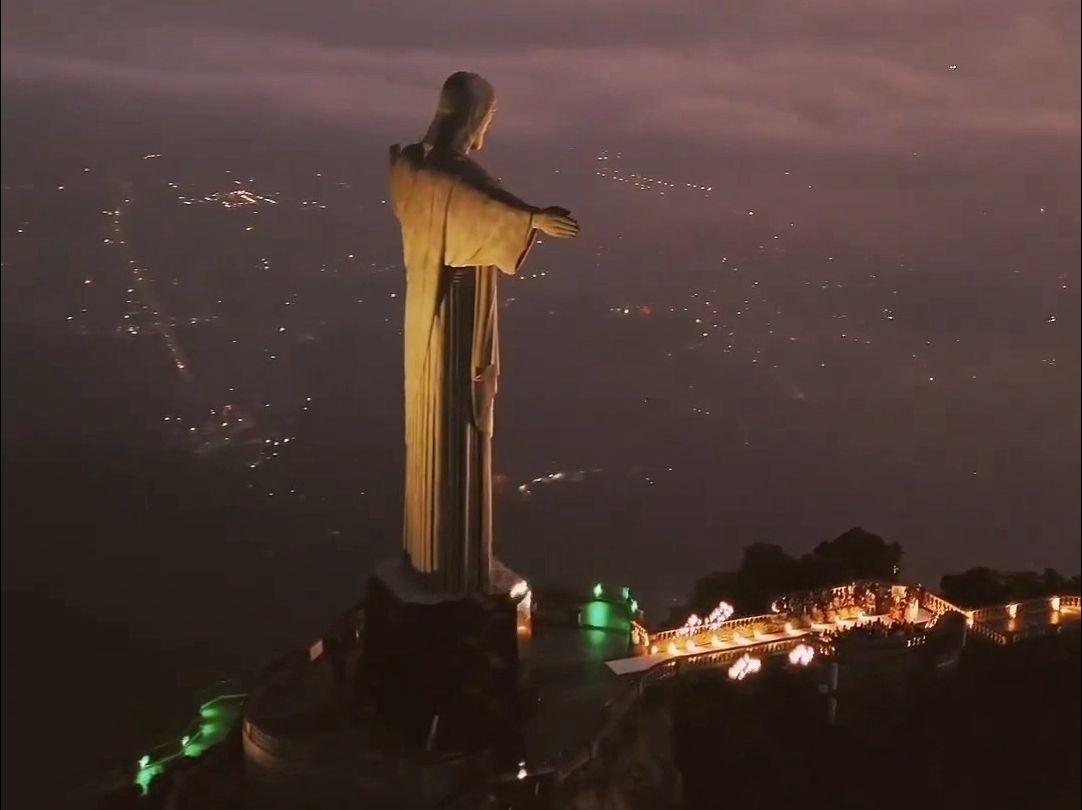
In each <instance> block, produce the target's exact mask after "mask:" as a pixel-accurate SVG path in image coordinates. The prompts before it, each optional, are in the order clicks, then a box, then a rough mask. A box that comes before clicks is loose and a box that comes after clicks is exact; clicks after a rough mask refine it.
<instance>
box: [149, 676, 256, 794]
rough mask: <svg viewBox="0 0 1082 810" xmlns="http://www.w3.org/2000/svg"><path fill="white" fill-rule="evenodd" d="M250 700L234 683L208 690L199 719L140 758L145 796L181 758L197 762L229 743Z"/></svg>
mask: <svg viewBox="0 0 1082 810" xmlns="http://www.w3.org/2000/svg"><path fill="white" fill-rule="evenodd" d="M246 698H247V695H246V694H244V693H243V692H241V691H240V690H239V688H238V687H237V685H236V684H234V683H231V682H223V683H220V684H215V686H213V687H211V688H210V689H209V690H205V691H204V694H203V695H202V696H201V699H202V700H203V703H202V704H201V705H200V706H199V716H198V717H196V718H195V720H193V721H192V722H191V723H190V724H189V725H188V727H187V728H186V729H185V730H184V731H183V732H181V733H180V734H179V735H177V738H176V739H174V740H170V741H168V742H165V743H162V744H161V745H158V746H155V747H154V748H152V749H151V750H150V751H148V752H147V753H145V754H143V756H141V757H140V758H139V762H138V763H137V770H136V775H135V783H136V784H137V785H139V787H140V788H142V790H143V793H146V792H147V791H148V790H149V789H150V784H151V782H153V781H154V780H155V779H156V778H157V777H158V776H160V775H161V774H163V773H164V772H165V769H166V768H167V767H169V766H171V765H173V764H174V763H175V762H176V761H177V760H179V759H180V758H181V757H189V758H191V759H195V758H196V757H200V756H202V755H203V754H205V753H206V752H207V751H208V750H210V749H211V748H213V747H214V746H216V745H217V744H218V743H220V742H222V741H223V740H225V738H226V737H227V736H228V735H229V732H230V730H231V729H232V728H233V727H234V726H235V725H236V724H237V722H238V721H239V720H240V716H241V710H242V708H243V707H244V701H245V699H246Z"/></svg>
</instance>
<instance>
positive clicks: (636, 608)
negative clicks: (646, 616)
mask: <svg viewBox="0 0 1082 810" xmlns="http://www.w3.org/2000/svg"><path fill="white" fill-rule="evenodd" d="M631 612H632V613H638V612H639V603H638V602H636V601H635V600H634V599H632V600H631Z"/></svg>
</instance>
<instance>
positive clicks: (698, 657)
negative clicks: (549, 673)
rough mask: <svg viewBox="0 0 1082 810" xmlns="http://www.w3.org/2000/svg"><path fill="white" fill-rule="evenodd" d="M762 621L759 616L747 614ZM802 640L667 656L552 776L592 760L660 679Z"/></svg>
mask: <svg viewBox="0 0 1082 810" xmlns="http://www.w3.org/2000/svg"><path fill="white" fill-rule="evenodd" d="M751 618H754V619H759V620H762V618H763V617H761V616H756V617H751ZM802 642H804V643H806V642H807V639H806V638H784V639H774V640H771V641H762V642H758V643H755V644H748V645H746V646H742V647H734V648H731V649H728V650H710V651H707V652H701V653H690V654H688V655H684V656H681V657H679V658H669V659H666V660H665V661H662V662H660V663H658V664H655V665H654V666H652V667H650V669H648V670H646V672H644V673H643V674H642V676H641V677H640V678H639V679H638V680H637V681H635V682H634V683H633V684H629V685H628V686H627V687H626V688H625V689H624V690H622V691H621V692H620V693H618V694H617V695H616V697H615V698H613V699H612V700H611V701H610V702H609V703H608V704H606V705H605V708H603V709H602V710H601V717H602V719H601V728H599V729H598V731H597V733H596V734H595V735H594V738H593V740H592V741H591V743H590V745H589V746H588V747H586V748H584V749H583V750H581V751H579V752H578V753H577V754H575V755H574V756H572V757H571V758H570V759H568V760H566V761H565V762H564V763H563V764H562V765H561V766H560V767H559V768H557V769H556V778H557V779H558V780H559V781H566V780H567V779H570V778H572V777H573V776H574V774H575V773H577V772H578V771H579V770H581V769H582V768H584V767H586V766H588V765H589V764H590V763H591V762H593V761H594V760H596V759H597V758H598V757H599V755H600V754H601V752H602V750H603V749H604V748H605V747H606V746H607V745H608V743H609V742H610V741H611V740H612V739H614V738H617V737H619V736H620V735H619V731H620V726H621V724H622V723H623V721H624V720H625V719H626V718H627V716H628V714H629V712H630V711H631V710H632V709H633V708H634V707H635V705H636V704H637V703H638V702H639V700H640V699H641V698H642V696H643V695H644V694H645V693H646V691H647V690H648V689H650V688H652V687H654V686H656V685H657V684H659V683H661V682H662V681H666V680H668V679H670V678H674V677H677V676H679V675H683V674H686V673H687V672H690V671H692V670H699V671H701V670H706V669H720V668H728V667H729V666H731V665H732V664H733V663H734V662H735V661H736V660H737V659H739V658H741V657H742V656H744V655H754V654H759V655H762V656H766V655H772V654H775V653H780V652H785V651H787V650H790V649H792V648H793V647H795V646H796V645H797V644H800V643H802ZM815 646H816V647H817V648H819V650H822V646H821V645H820V644H819V643H818V642H817V641H816V642H815Z"/></svg>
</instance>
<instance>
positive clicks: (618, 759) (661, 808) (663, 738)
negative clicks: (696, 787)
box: [556, 686, 683, 810]
mask: <svg viewBox="0 0 1082 810" xmlns="http://www.w3.org/2000/svg"><path fill="white" fill-rule="evenodd" d="M671 707H672V700H671V696H670V695H669V689H668V688H667V687H666V686H656V687H654V688H652V689H650V690H649V691H647V692H646V693H645V694H644V695H643V697H642V699H641V700H639V701H638V702H636V703H635V705H634V706H633V707H632V708H631V709H630V710H629V711H628V712H627V715H626V716H625V717H624V718H623V719H622V720H621V721H620V723H619V727H618V729H617V731H616V733H614V734H612V735H610V736H609V742H607V743H606V744H603V745H602V746H601V747H600V749H599V750H598V752H597V756H596V757H595V758H594V759H592V760H591V761H590V762H589V763H588V764H586V765H584V766H582V768H580V769H579V771H578V772H577V773H576V774H575V775H574V776H573V777H572V778H570V779H568V781H567V782H566V783H564V785H563V790H562V791H561V793H562V795H560V796H559V797H558V799H557V802H556V806H557V807H561V808H565V807H566V808H569V810H667V808H673V809H674V810H675V808H680V807H682V806H683V789H682V783H681V777H680V771H679V769H678V767H677V762H676V750H675V747H674V745H673V722H672V710H671Z"/></svg>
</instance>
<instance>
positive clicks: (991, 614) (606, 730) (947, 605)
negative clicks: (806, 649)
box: [556, 582, 1082, 781]
mask: <svg viewBox="0 0 1082 810" xmlns="http://www.w3.org/2000/svg"><path fill="white" fill-rule="evenodd" d="M855 584H860V585H882V586H883V587H887V586H890V587H905V588H907V591H912V590H913V589H911V588H909V587H908V586H899V585H897V584H895V583H868V582H861V583H853V584H850V585H843V586H838V587H836V588H832V589H829V593H831V594H833V595H838V594H843V593H846V592H848V590H849V588H851V587H853V585H855ZM779 598H780V597H779ZM1057 600H1058V606H1059V610H1060V611H1062V610H1064V609H1067V610H1080V609H1082V607H1080V605H1082V599H1080V597H1078V596H1061V597H1041V598H1039V599H1029V600H1026V601H1024V602H1018V603H1014V612H1015V613H1016V614H1017V613H1022V612H1024V611H1027V610H1031V609H1033V608H1046V609H1053V610H1055V609H1056V604H1057ZM920 606H921V607H923V608H924V609H925V610H927V611H928V612H930V613H932V614H933V615H935V616H937V617H938V616H942V615H944V614H946V613H960V614H961V615H963V616H965V617H966V624H967V625H968V626H969V627H970V628H971V629H972V630H973V632H975V633H976V634H977V635H979V636H983V637H984V638H986V639H988V640H989V641H992V642H993V643H995V644H1000V645H1005V644H1009V643H1010V642H1011V641H1012V640H1021V639H1023V638H1030V637H1032V636H1035V635H1041V634H1044V633H1046V632H1048V628H1047V627H1039V628H1028V629H1026V630H1023V631H1020V632H1018V633H1014V634H1011V635H1007V634H1005V633H1002V632H1000V631H998V630H996V629H994V628H992V627H989V626H988V625H987V624H984V623H983V622H984V621H986V620H987V619H991V618H998V617H1001V616H1003V615H1004V614H1005V613H1008V614H1009V612H1010V611H1011V606H1010V605H994V606H989V607H985V608H979V609H976V610H966V609H964V608H961V607H959V606H957V605H955V604H953V603H951V602H949V601H947V600H946V599H944V598H943V597H941V596H938V595H936V594H934V593H931V592H929V591H924V592H923V593H921V599H920ZM791 619H792V617H791V616H790V615H789V614H786V613H780V612H775V613H770V614H763V615H758V616H745V617H743V618H739V619H730V620H728V621H726V622H721V623H719V624H718V625H716V626H715V627H713V628H697V629H692V628H686V627H681V628H675V629H671V630H662V631H660V632H658V633H654V634H653V635H651V636H650V642H651V644H660V643H665V642H669V641H675V640H677V639H683V638H688V637H690V638H696V637H698V636H700V635H704V634H715V635H720V634H721V633H723V632H725V631H726V630H736V629H740V628H742V627H747V626H749V625H755V624H770V625H777V624H778V623H779V622H784V621H786V620H791ZM1056 627H1057V630H1056V632H1058V627H1060V625H1056ZM925 642H926V637H925V636H916V637H914V638H911V639H908V640H907V641H906V642H905V647H907V648H908V647H919V646H922V645H924V644H925ZM800 643H805V644H807V643H810V644H812V645H813V646H814V647H815V648H816V651H817V652H819V653H822V652H829V651H830V650H831V649H832V647H831V645H830V644H829V643H824V642H823V641H822V640H821V639H820V638H819V637H818V635H817V634H816V633H815V632H811V633H806V632H805V633H801V634H800V635H797V636H791V637H789V638H782V639H773V640H769V641H762V642H754V641H753V642H752V643H750V644H745V645H741V646H738V647H730V648H728V649H725V650H718V649H708V650H704V651H703V652H690V653H686V654H684V655H681V656H674V657H672V658H668V659H666V660H664V661H662V662H660V663H658V664H655V665H654V666H652V667H650V668H649V669H648V670H646V671H645V672H644V673H643V674H642V676H641V677H640V678H639V679H638V680H637V681H636V682H635V683H634V684H630V685H629V686H628V687H627V688H626V689H624V690H623V691H622V692H620V693H619V694H618V695H617V696H616V697H615V698H614V699H613V700H612V701H610V702H609V703H608V704H607V705H606V706H605V708H604V709H603V710H602V720H601V728H600V729H599V730H598V732H597V734H596V735H595V736H594V738H593V741H592V742H591V744H590V745H589V746H588V747H586V748H584V749H583V750H581V751H579V752H578V753H577V754H576V755H574V756H573V757H571V758H570V759H568V760H565V762H564V763H563V765H562V766H560V767H559V768H557V769H556V776H557V779H558V780H559V781H566V780H568V779H571V778H573V777H574V776H575V774H577V773H578V772H579V771H580V770H581V769H583V768H585V767H587V766H588V765H590V763H591V762H593V761H594V760H596V759H597V758H598V756H599V755H600V753H601V751H602V749H604V748H605V747H606V746H607V744H608V743H609V742H610V740H611V739H612V738H613V737H614V736H615V735H616V734H617V732H618V731H619V729H620V725H621V724H622V722H623V721H624V719H625V718H626V717H627V715H628V713H629V712H630V711H631V709H632V708H633V707H634V706H635V705H636V704H637V703H638V701H639V700H640V699H641V698H642V696H643V695H644V694H645V692H646V691H647V690H648V689H650V688H651V687H653V686H655V685H657V684H659V683H661V682H662V681H665V680H668V679H669V678H673V677H676V676H678V675H681V674H684V673H686V672H689V671H691V670H700V669H709V668H720V667H727V666H729V665H731V664H732V663H733V662H734V661H736V660H737V659H738V658H740V657H741V656H743V655H751V654H755V653H759V654H761V655H771V654H774V653H778V652H782V651H784V650H786V649H791V648H792V647H794V646H796V645H797V644H800Z"/></svg>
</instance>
